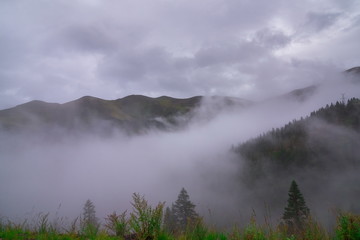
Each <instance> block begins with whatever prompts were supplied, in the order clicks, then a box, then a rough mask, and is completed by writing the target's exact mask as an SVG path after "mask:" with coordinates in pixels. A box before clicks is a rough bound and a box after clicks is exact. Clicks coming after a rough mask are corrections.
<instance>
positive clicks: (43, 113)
mask: <svg viewBox="0 0 360 240" xmlns="http://www.w3.org/2000/svg"><path fill="white" fill-rule="evenodd" d="M205 99H207V101H208V100H209V99H210V100H211V101H212V104H214V106H213V107H210V108H211V109H213V110H214V111H213V112H219V111H220V110H221V109H223V108H231V107H244V106H246V105H248V104H249V102H248V101H245V100H241V99H237V98H230V97H209V98H205V97H201V96H195V97H191V98H186V99H178V98H171V97H167V96H162V97H158V98H151V97H146V96H142V95H130V96H127V97H124V98H121V99H117V100H104V99H100V98H95V97H91V96H85V97H82V98H80V99H77V100H74V101H71V102H67V103H64V104H58V103H46V102H42V101H37V100H36V101H31V102H28V103H25V104H22V105H18V106H16V107H14V108H10V109H6V110H2V111H0V129H3V130H7V131H24V130H25V131H37V130H44V129H47V130H49V129H50V130H54V129H55V130H56V129H66V130H71V131H90V132H91V131H96V132H98V133H104V134H108V133H110V132H111V131H112V130H113V129H114V128H116V129H120V130H122V131H125V132H126V133H130V134H132V133H141V132H145V131H146V130H148V129H150V128H156V129H163V130H164V129H170V128H176V127H179V126H182V125H184V124H186V123H187V122H188V121H190V119H191V118H192V117H193V115H194V114H195V112H196V111H197V110H198V109H200V108H199V106H200V104H201V103H202V102H203V101H204V100H205ZM215 103H216V104H215Z"/></svg>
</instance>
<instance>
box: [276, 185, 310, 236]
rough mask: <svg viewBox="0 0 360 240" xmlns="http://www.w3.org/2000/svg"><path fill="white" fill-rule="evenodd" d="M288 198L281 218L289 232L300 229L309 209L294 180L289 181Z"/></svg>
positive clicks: (308, 213)
mask: <svg viewBox="0 0 360 240" xmlns="http://www.w3.org/2000/svg"><path fill="white" fill-rule="evenodd" d="M288 195H289V198H288V200H287V206H286V207H285V212H284V215H283V220H284V221H285V224H286V225H287V227H288V230H289V231H290V232H291V233H294V232H298V231H301V230H302V229H303V226H304V223H305V221H306V219H307V218H308V217H309V215H310V210H309V208H308V207H307V206H306V203H305V200H304V197H303V195H302V193H301V192H300V190H299V187H298V185H297V183H296V182H295V181H292V182H291V186H290V190H289V194H288Z"/></svg>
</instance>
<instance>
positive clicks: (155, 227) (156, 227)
mask: <svg viewBox="0 0 360 240" xmlns="http://www.w3.org/2000/svg"><path fill="white" fill-rule="evenodd" d="M131 204H132V206H133V212H132V213H131V214H130V221H129V225H130V229H131V230H132V231H133V232H134V233H135V234H136V237H137V239H139V240H145V239H146V240H149V239H155V238H157V237H158V236H159V233H160V232H161V224H162V217H163V208H164V204H165V203H164V202H160V203H158V205H157V206H156V207H155V208H152V207H151V206H150V205H149V204H148V202H147V201H146V200H145V198H144V197H143V196H140V195H139V194H138V193H134V194H133V202H132V203H131Z"/></svg>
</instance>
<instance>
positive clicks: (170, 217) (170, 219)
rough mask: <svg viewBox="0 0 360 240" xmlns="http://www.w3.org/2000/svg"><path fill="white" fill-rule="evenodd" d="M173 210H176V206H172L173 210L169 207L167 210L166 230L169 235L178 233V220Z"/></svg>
mask: <svg viewBox="0 0 360 240" xmlns="http://www.w3.org/2000/svg"><path fill="white" fill-rule="evenodd" d="M173 209H174V204H173V205H172V208H171V209H170V208H169V207H167V208H166V209H165V214H164V229H165V231H167V232H168V233H174V232H175V231H176V218H175V215H174V211H173Z"/></svg>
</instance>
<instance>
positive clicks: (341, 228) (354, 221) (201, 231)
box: [0, 213, 360, 240]
mask: <svg viewBox="0 0 360 240" xmlns="http://www.w3.org/2000/svg"><path fill="white" fill-rule="evenodd" d="M70 228H71V226H70ZM157 231H159V232H157V234H156V235H155V237H151V236H150V237H149V235H146V236H144V237H139V238H138V239H144V240H145V239H147V240H150V239H151V240H156V239H157V240H323V239H324V240H359V239H360V215H355V214H352V213H339V214H338V216H337V224H336V226H335V228H334V229H333V231H330V232H331V233H329V232H327V231H325V230H324V228H323V227H322V226H321V225H320V224H319V223H317V222H316V221H314V220H313V219H309V221H308V222H307V223H306V224H305V226H304V227H303V229H302V231H301V232H297V233H296V234H291V235H289V234H288V233H287V231H286V227H284V226H282V225H281V224H279V225H278V226H275V227H270V226H269V225H267V224H264V225H259V224H258V223H257V222H256V220H255V219H254V218H252V219H251V220H250V222H249V224H248V225H247V226H246V227H245V228H244V229H241V230H240V229H238V228H234V229H233V230H232V231H229V232H218V231H216V230H214V229H211V228H209V227H207V226H206V225H205V224H204V223H203V221H201V220H199V221H197V222H195V223H193V224H192V226H189V227H188V228H187V230H186V231H185V232H183V233H181V234H169V233H166V232H165V231H163V230H161V229H158V230H157ZM129 236H130V235H129ZM0 239H2V240H4V239H16V240H29V239H31V240H32V239H38V240H47V239H48V240H70V239H78V240H85V239H92V240H115V239H126V237H124V236H116V234H114V233H113V232H111V231H108V230H107V229H105V228H103V229H101V230H100V231H98V232H97V233H96V234H94V235H84V234H81V232H80V231H75V230H74V229H65V230H56V228H55V227H54V226H53V225H52V224H51V223H49V221H48V215H47V214H43V215H41V216H40V217H39V219H38V222H37V223H36V224H35V226H34V227H32V228H30V227H29V225H28V224H27V222H26V221H24V222H23V223H21V224H15V223H13V222H10V221H7V222H4V221H1V223H0Z"/></svg>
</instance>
